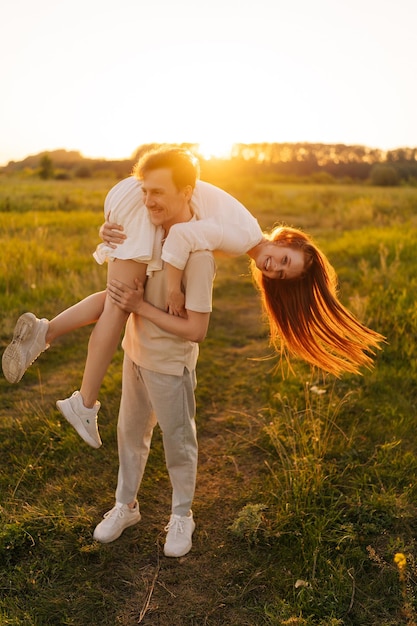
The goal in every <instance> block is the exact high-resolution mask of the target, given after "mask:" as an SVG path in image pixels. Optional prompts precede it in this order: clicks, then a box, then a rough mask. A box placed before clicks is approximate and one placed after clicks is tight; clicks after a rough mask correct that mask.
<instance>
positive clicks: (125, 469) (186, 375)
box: [94, 153, 215, 557]
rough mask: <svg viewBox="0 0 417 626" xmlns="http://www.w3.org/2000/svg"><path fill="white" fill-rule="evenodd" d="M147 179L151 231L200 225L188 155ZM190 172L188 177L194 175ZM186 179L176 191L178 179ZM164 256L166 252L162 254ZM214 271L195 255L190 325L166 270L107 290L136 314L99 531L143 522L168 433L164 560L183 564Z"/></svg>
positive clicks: (106, 534)
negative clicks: (145, 496)
mask: <svg viewBox="0 0 417 626" xmlns="http://www.w3.org/2000/svg"><path fill="white" fill-rule="evenodd" d="M172 156H173V157H174V158H172V162H171V166H170V167H168V166H166V164H161V166H160V167H156V168H154V169H152V171H151V172H149V174H145V175H144V177H143V193H144V200H145V204H146V206H147V209H148V211H149V216H150V219H151V221H152V223H153V224H154V225H155V226H157V227H158V228H161V229H162V230H163V234H164V236H166V235H167V234H168V233H169V231H170V229H171V228H172V226H173V225H174V224H177V223H182V222H188V221H190V220H192V219H193V212H192V210H191V207H190V199H191V196H192V192H193V188H194V184H195V180H196V172H195V171H194V170H193V168H192V167H191V168H189V163H188V159H187V158H184V154H183V153H179V154H177V155H172ZM188 170H189V171H188ZM177 175H178V176H180V178H182V182H181V184H179V185H177V184H176V183H175V182H174V179H175V178H177ZM160 252H161V250H160V251H159V254H160ZM214 275H215V265H214V260H213V256H212V254H211V252H208V251H198V252H194V253H192V254H190V256H189V259H188V262H187V264H186V267H185V270H184V273H183V277H182V283H183V287H184V291H185V310H186V315H185V317H176V316H173V315H169V314H168V313H167V312H166V310H165V304H166V296H167V271H166V266H164V267H163V268H162V270H160V271H155V272H154V273H153V275H152V276H151V277H149V278H148V279H147V282H146V287H145V290H143V286H142V285H139V284H138V285H137V288H136V289H132V288H129V287H128V286H126V285H125V284H123V283H122V282H120V281H112V282H111V284H109V285H108V294H109V296H110V297H111V299H112V301H113V302H114V303H115V304H116V305H117V306H118V307H119V308H121V309H122V310H123V311H126V312H128V313H131V315H130V317H129V320H128V323H127V326H126V331H125V336H124V339H123V343H122V346H123V349H124V352H125V356H124V365H123V379H122V397H121V402H120V412H119V419H118V429H117V436H118V450H119V472H118V482H117V488H116V503H115V506H114V507H113V508H112V509H111V510H110V511H109V512H108V513H106V515H105V516H104V519H103V521H102V522H100V524H98V526H97V527H96V529H95V531H94V538H95V539H96V540H97V541H100V542H102V543H109V542H111V541H114V540H115V539H117V538H118V537H119V536H120V535H121V534H122V532H123V531H124V530H125V529H126V528H128V527H129V526H132V525H134V524H136V523H137V522H139V520H140V518H141V516H140V512H139V503H138V501H137V494H138V491H139V487H140V484H141V481H142V477H143V473H144V470H145V466H146V462H147V459H148V455H149V449H150V445H151V439H152V432H153V429H154V427H155V425H156V423H159V426H160V428H161V431H162V437H163V445H164V452H165V459H166V466H167V470H168V474H169V477H170V481H171V486H172V509H171V517H170V520H169V522H168V525H167V526H166V530H167V536H166V542H165V546H164V554H165V555H166V556H169V557H180V556H183V555H185V554H187V552H189V550H190V549H191V547H192V534H193V532H194V528H195V522H194V519H193V514H192V510H191V506H192V501H193V497H194V490H195V482H196V473H197V456H198V454H197V449H198V447H197V435H196V426H195V398H194V390H195V386H196V375H195V367H196V362H197V357H198V343H199V342H201V341H203V339H204V338H205V336H206V332H207V329H208V323H209V318H210V311H211V306H212V300H211V298H212V283H213V279H214Z"/></svg>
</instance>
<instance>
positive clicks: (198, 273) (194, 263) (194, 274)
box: [122, 250, 216, 376]
mask: <svg viewBox="0 0 417 626" xmlns="http://www.w3.org/2000/svg"><path fill="white" fill-rule="evenodd" d="M215 273H216V266H215V263H214V259H213V255H212V254H211V252H208V251H206V250H203V251H197V252H193V253H192V254H190V258H189V259H188V263H187V265H186V266H185V269H184V274H183V279H182V281H183V285H184V289H185V308H186V309H187V310H189V311H195V312H197V313H210V312H211V310H212V288H213V280H214V276H215ZM166 274H167V273H166V271H164V268H163V269H162V271H160V272H155V273H154V274H153V276H151V277H150V278H148V280H147V282H146V286H145V300H146V301H147V302H150V304H153V305H154V306H156V307H158V308H159V309H162V310H165V307H166V295H167V281H166V278H167V276H166ZM122 347H123V349H124V350H125V352H126V354H127V355H128V356H129V357H130V359H131V360H132V361H133V362H134V363H136V365H139V366H140V367H144V368H146V369H148V370H151V371H154V372H159V373H162V374H172V375H175V376H181V375H182V374H183V372H184V368H185V367H186V368H187V369H188V370H189V371H192V370H194V369H195V367H196V364H197V358H198V344H197V343H194V342H193V341H187V340H185V339H182V338H180V337H177V336H176V335H173V334H172V333H168V332H166V331H164V330H162V329H161V328H159V327H158V326H156V324H154V323H153V322H151V321H150V320H145V319H143V318H141V317H140V316H139V315H133V314H132V315H130V316H129V319H128V322H127V325H126V330H125V336H124V338H123V342H122Z"/></svg>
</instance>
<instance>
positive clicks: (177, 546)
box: [164, 511, 195, 557]
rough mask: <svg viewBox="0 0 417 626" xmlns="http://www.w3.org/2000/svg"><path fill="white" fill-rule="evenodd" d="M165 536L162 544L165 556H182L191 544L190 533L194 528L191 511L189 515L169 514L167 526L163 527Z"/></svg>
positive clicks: (191, 533)
mask: <svg viewBox="0 0 417 626" xmlns="http://www.w3.org/2000/svg"><path fill="white" fill-rule="evenodd" d="M165 530H166V531H167V537H166V540H165V545H164V554H165V556H174V557H179V556H184V555H185V554H187V552H189V551H190V550H191V547H192V545H193V542H192V539H191V538H192V535H193V532H194V530H195V523H194V520H193V512H192V511H190V513H189V515H184V516H181V515H175V514H174V513H173V514H172V515H171V518H170V520H169V523H168V526H166V527H165Z"/></svg>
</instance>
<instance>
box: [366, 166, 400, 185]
mask: <svg viewBox="0 0 417 626" xmlns="http://www.w3.org/2000/svg"><path fill="white" fill-rule="evenodd" d="M370 177H371V183H372V184H373V185H377V186H378V187H396V186H397V185H398V184H399V182H400V177H399V174H398V172H397V170H396V169H395V168H394V167H392V166H391V165H383V164H377V165H374V166H373V167H372V169H371V174H370Z"/></svg>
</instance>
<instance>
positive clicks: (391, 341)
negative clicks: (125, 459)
mask: <svg viewBox="0 0 417 626" xmlns="http://www.w3.org/2000/svg"><path fill="white" fill-rule="evenodd" d="M212 182H214V183H215V182H216V181H212ZM252 183H253V184H249V183H248V182H246V183H245V182H244V181H230V182H229V183H228V186H227V189H228V190H229V191H231V192H232V193H235V194H236V195H237V196H238V197H239V199H240V200H241V201H242V202H244V203H245V204H246V205H247V206H248V207H249V208H250V209H251V210H252V211H253V213H254V214H255V215H256V216H257V217H258V219H259V220H260V223H261V225H262V227H264V228H269V227H271V226H272V225H273V224H274V223H275V222H277V221H281V220H282V221H284V222H286V223H290V224H293V225H296V226H300V227H302V228H304V229H305V230H306V231H308V232H310V233H311V234H313V235H314V237H315V238H316V240H317V241H318V242H319V243H320V245H321V246H322V247H323V249H324V250H325V251H326V252H327V254H328V255H329V257H330V259H331V260H332V262H333V264H334V265H335V267H336V268H337V271H338V274H339V277H340V280H341V297H342V299H343V301H344V302H345V303H346V304H348V305H349V307H350V308H352V309H353V310H354V311H355V312H356V313H357V314H358V315H359V317H360V318H361V319H362V320H363V321H365V322H366V323H367V324H369V325H370V326H372V327H373V328H375V329H377V330H379V331H380V332H382V333H383V334H384V335H386V337H387V345H386V346H385V347H384V349H383V350H382V351H381V353H379V354H378V355H377V359H376V367H375V369H373V370H372V371H370V372H364V375H363V376H351V375H348V376H344V377H342V378H341V379H340V380H336V379H334V378H333V377H331V376H323V375H322V374H320V373H319V372H317V371H311V370H310V368H308V367H307V366H306V365H305V364H303V363H294V364H293V366H294V374H291V373H290V372H288V373H287V375H286V376H285V377H284V378H283V377H282V375H281V368H280V367H279V366H278V362H277V358H276V357H275V356H274V355H272V354H271V350H270V348H269V346H268V338H267V333H266V328H265V326H264V324H263V321H262V315H261V311H260V308H259V302H258V298H257V296H256V292H255V291H254V287H253V285H252V283H251V279H250V276H249V271H248V262H247V260H246V259H245V258H238V259H230V258H226V257H223V256H221V255H217V257H216V261H217V266H218V272H217V278H216V286H215V296H214V301H215V310H214V312H213V315H212V320H211V324H210V331H209V336H208V337H207V339H206V341H205V342H204V344H202V346H201V354H200V360H199V366H198V379H199V384H198V388H197V400H198V429H199V441H200V463H199V476H198V485H197V492H196V498H195V503H194V514H195V517H196V521H197V530H196V533H195V537H194V545H193V549H192V551H191V552H190V554H189V555H187V556H186V557H184V558H183V559H178V560H175V559H174V560H170V559H166V558H164V557H163V556H162V543H163V536H164V532H163V527H164V524H165V523H166V520H167V519H168V515H169V510H170V488H169V482H168V478H167V474H166V470H165V466H164V459H163V450H162V443H161V438H160V434H159V432H156V433H155V437H154V442H153V447H152V452H151V456H150V459H149V463H148V467H147V470H146V473H145V477H144V481H143V484H142V488H141V492H140V501H141V511H142V516H143V520H142V522H141V523H140V524H139V525H137V526H135V527H133V528H130V529H128V530H126V531H125V533H124V534H123V535H122V537H121V538H120V539H119V540H118V541H116V542H114V543H113V544H109V545H107V546H106V545H99V544H97V543H96V542H94V541H93V540H92V531H93V529H94V527H95V525H96V524H97V522H98V521H99V520H100V518H101V516H102V514H103V513H104V512H105V511H106V510H107V509H108V508H110V506H111V505H112V502H113V497H114V488H115V483H116V477H117V448H116V416H117V410H118V403H119V399H120V384H121V360H122V354H121V352H120V351H119V352H118V353H117V355H116V356H115V358H114V360H113V363H112V365H111V367H110V369H109V372H108V374H107V376H106V379H105V381H104V384H103V388H102V392H101V396H100V400H101V401H102V407H103V408H102V411H101V418H100V431H101V435H102V439H103V441H104V445H103V448H101V449H100V450H92V449H90V448H88V447H87V446H85V445H84V444H83V443H81V442H80V440H79V439H78V438H77V435H76V434H75V432H73V431H72V430H71V429H70V427H69V426H68V425H67V424H66V423H63V421H62V420H61V418H60V417H59V415H58V413H57V411H56V410H55V408H54V402H55V400H56V399H57V398H60V397H65V396H67V395H68V393H70V392H71V391H72V390H73V389H75V388H77V387H78V386H79V380H80V378H81V372H82V365H83V363H84V359H85V354H86V347H87V339H88V334H89V330H88V329H81V330H80V331H77V332H76V333H74V334H72V335H71V336H67V337H64V338H62V339H61V340H60V341H59V342H57V344H56V345H55V346H53V347H51V348H50V350H49V351H48V352H46V353H45V354H43V355H41V357H40V358H39V359H38V360H37V361H36V363H35V364H34V365H33V366H32V367H31V368H30V369H29V370H28V372H27V373H26V374H25V377H24V379H23V380H22V382H21V383H20V384H19V385H16V386H12V385H9V384H8V383H7V382H6V381H5V380H4V378H1V379H0V394H1V398H2V402H1V406H0V417H1V420H0V438H1V447H0V461H1V462H0V493H1V501H0V522H1V523H0V563H1V567H0V623H1V624H2V625H3V624H4V625H7V626H17V625H19V626H23V625H24V626H44V625H54V626H58V625H59V626H60V625H74V626H81V625H83V626H84V625H85V624H88V625H92V626H94V625H100V626H102V625H109V626H110V625H111V626H114V625H115V624H124V625H129V626H130V625H133V624H139V623H140V624H144V625H145V626H146V625H150V624H152V625H161V626H162V625H163V626H171V625H172V624H182V625H184V626H203V625H204V626H206V625H207V626H215V625H218V626H220V625H222V626H224V625H225V624H227V625H228V626H245V625H248V626H258V625H265V626H280V625H284V626H287V625H288V626H290V625H291V626H342V625H343V626H381V625H383V626H394V625H395V626H399V625H407V626H411V625H413V624H417V599H416V597H415V583H416V580H417V551H416V545H415V526H416V523H417V509H416V505H415V502H416V496H417V493H416V481H415V476H416V472H417V461H416V458H417V449H416V446H417V444H416V440H415V434H414V433H415V406H416V395H417V392H416V389H417V385H416V382H417V380H416V379H417V348H416V345H415V342H414V337H415V336H416V330H417V329H416V322H417V309H416V305H415V296H414V294H415V287H416V278H415V277H416V276H417V258H416V256H415V249H416V244H417V229H416V215H417V191H416V190H413V189H406V188H395V189H384V190H381V189H377V188H369V187H355V186H346V187H341V186H340V187H339V186H335V185H332V186H329V187H326V186H323V185H321V186H319V185H317V186H315V185H311V186H307V185H303V186H296V185H271V184H267V183H263V182H262V181H252ZM112 184H113V181H107V180H100V181H92V180H89V181H82V182H81V183H75V182H68V181H59V182H58V181H53V182H40V181H35V180H34V179H24V178H23V179H6V178H2V179H0V243H1V246H2V255H1V259H0V285H1V289H0V299H1V306H0V317H1V322H2V325H1V328H2V330H1V335H0V341H1V348H4V347H5V346H6V345H7V343H8V341H9V338H10V334H11V331H12V329H13V325H14V322H15V319H16V317H17V316H18V315H19V314H20V313H22V312H23V311H25V310H33V311H34V312H36V313H37V314H38V315H41V316H46V317H51V316H53V315H54V314H55V313H56V312H58V311H59V310H62V309H63V308H65V307H66V306H68V305H69V304H71V303H72V302H74V301H75V300H77V299H79V298H82V297H83V296H85V295H87V294H88V293H90V292H91V291H94V290H97V289H101V288H102V286H103V285H104V284H105V268H101V267H99V266H96V265H95V263H94V261H93V260H92V259H91V251H92V248H94V246H95V245H96V243H97V242H98V237H97V229H98V226H99V225H100V223H101V221H102V202H103V200H104V197H105V194H106V192H107V190H108V189H109V187H110V186H111V185H112ZM65 198H67V200H65V203H66V207H64V205H63V203H64V199H65ZM6 200H7V201H6ZM284 370H285V368H284ZM398 555H403V557H404V558H399V557H398Z"/></svg>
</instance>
